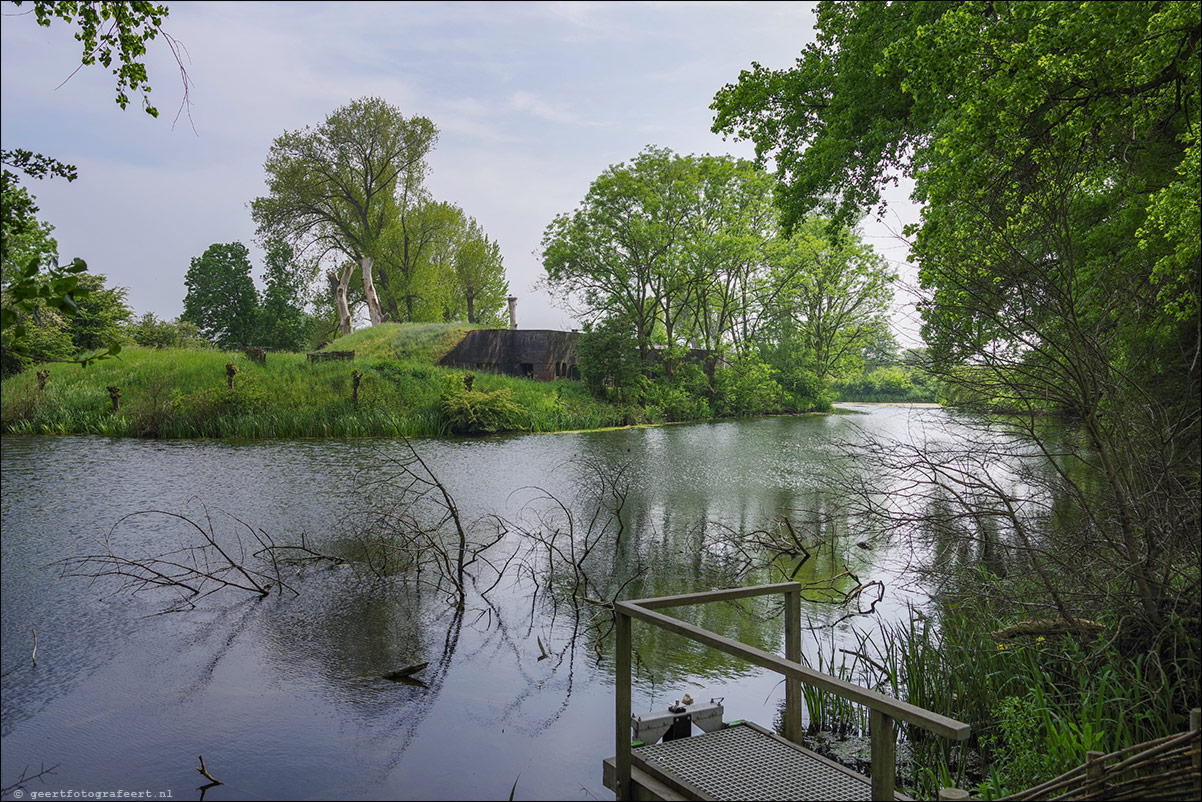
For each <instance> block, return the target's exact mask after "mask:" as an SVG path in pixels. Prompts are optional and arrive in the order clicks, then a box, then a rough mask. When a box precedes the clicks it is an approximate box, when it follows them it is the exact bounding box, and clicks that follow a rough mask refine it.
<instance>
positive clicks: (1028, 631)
mask: <svg viewBox="0 0 1202 802" xmlns="http://www.w3.org/2000/svg"><path fill="white" fill-rule="evenodd" d="M1103 629H1105V627H1103V626H1102V625H1101V624H1099V623H1098V622H1097V621H1090V620H1088V619H1086V618H1074V619H1072V620H1071V621H1065V620H1064V619H1063V618H1037V619H1034V620H1032V621H1019V622H1018V623H1017V624H1011V625H1010V626H1008V627H1003V628H1002V629H999V630H998V631H997V632H991V633H990V636H991V637H993V638H994V639H996V640H1009V639H1011V638H1020V637H1022V636H1024V635H1036V636H1043V637H1049V636H1052V635H1070V634H1080V635H1096V634H1097V633H1099V632H1101V631H1102V630H1103Z"/></svg>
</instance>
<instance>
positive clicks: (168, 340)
mask: <svg viewBox="0 0 1202 802" xmlns="http://www.w3.org/2000/svg"><path fill="white" fill-rule="evenodd" d="M127 333H128V334H129V336H130V338H131V339H132V340H133V341H134V342H135V343H136V344H138V345H142V346H145V347H147V348H208V347H211V346H212V343H211V342H209V341H208V340H207V339H205V338H204V337H203V336H202V335H201V333H200V329H198V328H197V327H196V324H195V323H191V322H189V321H187V320H179V319H177V320H175V321H168V320H159V319H158V318H157V317H155V315H154V313H153V312H147V313H146V314H144V315H142V317H140V318H138V319H137V320H136V321H134V322H133V323H131V324H130V326H129V328H128V329H127Z"/></svg>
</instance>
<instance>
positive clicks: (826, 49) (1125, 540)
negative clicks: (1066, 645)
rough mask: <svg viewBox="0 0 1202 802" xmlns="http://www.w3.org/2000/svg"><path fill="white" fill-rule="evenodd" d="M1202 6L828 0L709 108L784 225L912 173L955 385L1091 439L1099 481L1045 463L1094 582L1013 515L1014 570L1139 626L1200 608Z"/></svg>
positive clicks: (920, 237) (925, 279)
mask: <svg viewBox="0 0 1202 802" xmlns="http://www.w3.org/2000/svg"><path fill="white" fill-rule="evenodd" d="M1200 10H1202V6H1200V5H1199V3H1197V2H1164V3H1144V2H1132V3H1120V4H1112V3H1090V2H1084V3H1080V2H1031V3H1005V4H1000V3H979V2H964V3H950V2H949V3H890V4H883V3H840V4H835V3H823V4H821V5H820V7H819V10H818V36H817V40H816V42H815V43H814V44H812V45H809V46H807V47H806V48H805V49H804V50H803V51H802V55H801V57H800V58H799V59H798V62H797V66H796V67H794V68H791V69H788V70H781V71H771V70H766V69H764V68H762V67H760V66H758V65H756V66H754V67H753V68H752V70H750V71H747V72H744V73H743V74H742V75H741V76H740V79H739V81H738V83H736V84H733V85H730V86H727V87H726V88H724V89H723V90H722V91H721V92H719V94H718V96H717V97H716V99H715V103H714V108H715V109H716V111H717V117H716V120H715V130H718V131H722V132H725V133H729V134H734V135H736V136H740V137H747V138H751V139H753V140H754V141H755V144H756V149H757V153H758V154H759V155H760V156H761V157H762V158H767V157H769V156H771V157H772V158H773V159H774V160H775V161H776V164H777V167H778V172H777V177H778V180H779V182H780V185H779V193H778V198H779V199H780V201H781V204H782V208H783V210H784V212H785V215H786V219H787V221H789V222H790V223H791V224H793V225H797V224H798V223H799V222H800V221H801V220H803V219H804V217H805V215H807V214H809V213H810V212H811V211H812V210H813V209H816V208H817V209H826V210H828V211H830V212H831V213H833V214H834V215H835V217H836V219H837V220H838V221H841V222H844V223H846V222H850V221H854V219H855V218H856V217H857V216H858V215H859V214H860V213H862V212H863V211H864V210H866V209H868V208H870V207H872V206H874V205H877V204H878V203H879V202H880V199H881V191H882V189H883V188H884V187H885V186H886V185H887V184H889V183H891V182H892V181H893V180H894V179H895V178H896V177H897V176H899V175H905V176H908V177H910V178H912V179H913V180H914V185H915V190H914V196H915V199H916V200H918V201H919V202H921V203H922V204H923V213H922V222H921V224H920V225H918V226H916V227H914V228H913V229H911V230H910V232H909V233H910V234H911V235H913V246H912V250H911V259H912V260H913V261H915V262H916V263H917V264H918V265H919V268H920V274H919V276H920V283H921V286H922V288H923V291H924V298H923V301H922V305H921V307H920V311H921V313H922V317H923V335H924V337H925V338H926V340H927V342H928V344H929V345H930V351H929V356H930V364H931V365H932V367H934V368H935V369H936V370H938V371H940V375H939V378H940V380H941V382H942V383H943V385H944V387H945V389H947V390H948V391H950V392H951V393H952V394H953V395H955V396H957V397H960V398H963V399H972V400H974V401H975V402H977V403H979V404H981V405H984V406H986V407H990V408H999V407H1000V408H1005V409H1007V410H1009V411H1010V412H1012V413H1021V414H1019V415H1018V416H1017V417H1013V418H1010V419H1009V420H1010V421H1011V422H1016V423H1018V424H1020V425H1021V426H1022V427H1023V428H1024V429H1025V433H1026V434H1027V435H1028V436H1029V437H1032V438H1034V440H1035V442H1037V443H1040V444H1043V445H1044V446H1045V447H1046V448H1047V449H1048V450H1049V452H1051V451H1056V452H1059V451H1060V446H1059V445H1058V444H1052V443H1049V442H1048V441H1047V440H1046V439H1045V437H1044V432H1043V427H1042V425H1041V424H1040V423H1039V421H1040V418H1041V417H1042V415H1043V414H1044V413H1046V412H1048V411H1056V412H1061V413H1066V414H1068V415H1071V416H1072V417H1073V418H1074V419H1076V420H1077V421H1079V422H1080V426H1081V432H1082V433H1083V435H1084V446H1085V447H1084V448H1082V449H1081V450H1079V451H1077V452H1076V453H1075V457H1076V459H1079V460H1080V461H1081V464H1083V465H1088V466H1091V469H1092V474H1091V476H1090V477H1089V478H1088V479H1086V480H1081V479H1079V478H1078V477H1076V476H1074V475H1071V474H1069V473H1067V472H1064V473H1061V474H1060V475H1059V476H1060V481H1062V482H1063V483H1064V484H1065V485H1066V488H1067V493H1066V495H1067V496H1068V497H1072V498H1075V499H1077V500H1078V502H1077V506H1078V509H1077V513H1078V514H1079V518H1080V520H1082V521H1085V522H1087V523H1086V524H1084V525H1083V526H1082V528H1081V529H1080V531H1079V532H1078V533H1077V534H1078V536H1079V538H1080V544H1081V545H1080V551H1073V552H1072V553H1074V554H1086V553H1087V554H1089V555H1090V559H1089V560H1088V561H1087V562H1088V565H1089V567H1090V570H1089V572H1088V573H1090V574H1091V575H1092V576H1086V573H1085V572H1082V570H1081V567H1082V563H1081V562H1080V561H1077V562H1074V561H1073V560H1072V558H1070V557H1067V556H1066V555H1067V552H1058V551H1057V550H1055V549H1048V548H1045V547H1044V545H1043V544H1042V543H1040V542H1039V541H1038V534H1039V533H1032V532H1030V531H1029V529H1028V528H1027V522H1024V521H1022V520H1021V519H1020V518H1018V517H1017V516H1015V515H1010V517H1009V520H1010V521H1011V524H1012V526H1013V527H1014V531H1015V536H1016V537H1017V538H1018V539H1019V542H1021V543H1022V546H1023V548H1024V554H1026V555H1027V557H1028V560H1029V563H1028V567H1029V568H1030V570H1029V571H1028V572H1027V573H1028V574H1029V575H1031V576H1038V577H1040V578H1041V581H1042V582H1043V584H1044V587H1045V589H1046V590H1047V592H1048V598H1049V599H1050V600H1051V603H1052V604H1054V606H1055V607H1056V608H1057V609H1058V610H1059V612H1060V613H1061V614H1062V615H1063V616H1065V617H1066V618H1071V617H1073V616H1074V615H1081V614H1083V613H1092V612H1094V610H1091V609H1089V608H1090V606H1091V605H1096V604H1097V603H1098V602H1097V599H1098V596H1097V595H1095V594H1096V593H1097V591H1098V589H1099V587H1101V586H1104V593H1105V594H1106V595H1107V597H1108V598H1109V599H1110V600H1111V602H1112V603H1113V604H1114V605H1115V608H1116V609H1119V608H1121V609H1123V615H1129V614H1130V615H1131V616H1132V618H1131V619H1130V620H1132V621H1136V619H1138V623H1137V624H1136V625H1137V626H1141V627H1147V630H1148V631H1151V632H1162V631H1164V630H1163V627H1164V624H1165V622H1166V620H1167V619H1168V614H1167V613H1166V611H1167V610H1169V609H1177V605H1179V604H1183V603H1184V604H1186V605H1187V608H1188V609H1192V610H1197V609H1198V608H1197V598H1196V594H1197V590H1196V588H1197V572H1196V570H1195V569H1184V568H1183V566H1184V565H1186V564H1189V563H1190V562H1191V559H1192V562H1193V563H1194V564H1196V561H1197V560H1196V546H1197V537H1196V533H1197V530H1198V525H1199V509H1198V505H1197V501H1196V500H1197V498H1198V495H1199V486H1198V477H1199V420H1200V418H1202V416H1200V415H1199V412H1198V399H1199V395H1200V393H1199V368H1200V364H1202V359H1200V358H1199V354H1200V353H1202V335H1200V334H1199V331H1200V327H1199V262H1200V260H1199V236H1200V235H1199V225H1198V214H1199V212H1198V199H1199V180H1200V179H1199V170H1198V143H1199V112H1200V111H1202V108H1200V104H1199V94H1200V89H1199V86H1200V83H1202V66H1200V64H1202V62H1200V56H1199V41H1200V39H1202V24H1200ZM966 363H967V364H969V365H971V367H965V364H966ZM1061 458H1062V459H1063V456H1062V457H1061ZM1006 501H1008V502H1013V501H1015V500H1013V499H1006ZM1003 506H1005V505H1003ZM1183 570H1184V571H1185V573H1184V574H1183V573H1182V571H1183ZM1073 578H1075V581H1077V582H1078V583H1079V585H1078V586H1075V587H1074V586H1073V584H1072V582H1073V581H1074V579H1073ZM1191 583H1192V584H1191ZM1190 587H1192V588H1193V590H1185V591H1183V589H1185V588H1190ZM1183 592H1184V594H1185V595H1184V596H1182V595H1181V594H1182V593H1183Z"/></svg>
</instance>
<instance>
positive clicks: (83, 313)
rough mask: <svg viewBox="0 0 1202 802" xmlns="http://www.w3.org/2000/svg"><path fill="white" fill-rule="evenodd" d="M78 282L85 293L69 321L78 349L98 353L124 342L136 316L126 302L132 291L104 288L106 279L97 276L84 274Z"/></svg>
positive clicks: (69, 329) (73, 340) (123, 288)
mask: <svg viewBox="0 0 1202 802" xmlns="http://www.w3.org/2000/svg"><path fill="white" fill-rule="evenodd" d="M79 283H80V287H82V288H83V289H85V290H86V292H85V294H84V295H83V296H82V297H80V299H79V302H78V308H77V309H76V311H75V314H74V315H72V316H71V318H70V319H69V320H68V321H67V331H68V332H69V333H70V335H71V342H72V344H73V345H74V346H75V350H76V351H95V350H96V349H98V348H103V347H107V346H108V345H110V344H111V343H118V342H120V341H121V340H123V339H125V336H126V332H125V330H126V327H128V326H129V324H130V322H131V321H132V320H133V316H134V312H133V310H132V309H130V307H129V304H128V303H127V302H126V298H127V297H129V290H128V289H126V288H125V287H106V286H104V284H105V277H104V276H102V275H99V274H96V273H85V274H83V275H82V276H81V277H80V282H79Z"/></svg>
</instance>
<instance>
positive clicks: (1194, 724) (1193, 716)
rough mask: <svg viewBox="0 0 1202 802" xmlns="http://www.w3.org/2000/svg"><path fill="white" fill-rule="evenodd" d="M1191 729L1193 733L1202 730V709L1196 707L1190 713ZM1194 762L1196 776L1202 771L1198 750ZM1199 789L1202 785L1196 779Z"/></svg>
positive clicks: (1195, 785)
mask: <svg viewBox="0 0 1202 802" xmlns="http://www.w3.org/2000/svg"><path fill="white" fill-rule="evenodd" d="M1189 728H1190V730H1191V731H1193V732H1197V731H1198V730H1202V708H1197V707H1195V708H1194V709H1193V710H1191V711H1189ZM1193 761H1194V773H1195V775H1196V774H1197V772H1198V771H1199V770H1202V752H1199V751H1198V750H1197V749H1195V750H1194V757H1193ZM1199 789H1202V783H1200V782H1199V781H1198V780H1197V779H1195V780H1194V790H1195V791H1197V790H1199Z"/></svg>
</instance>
